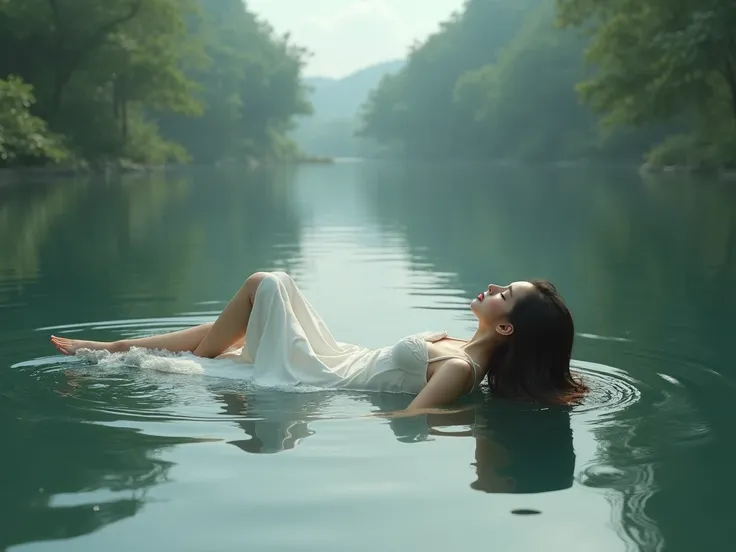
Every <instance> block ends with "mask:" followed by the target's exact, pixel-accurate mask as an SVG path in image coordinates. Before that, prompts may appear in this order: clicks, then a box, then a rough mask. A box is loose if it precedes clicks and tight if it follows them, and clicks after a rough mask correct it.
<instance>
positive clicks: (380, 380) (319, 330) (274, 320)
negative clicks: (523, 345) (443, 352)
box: [218, 272, 479, 394]
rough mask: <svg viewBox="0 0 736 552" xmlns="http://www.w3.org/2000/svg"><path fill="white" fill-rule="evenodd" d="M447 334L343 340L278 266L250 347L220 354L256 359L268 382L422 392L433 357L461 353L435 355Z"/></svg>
mask: <svg viewBox="0 0 736 552" xmlns="http://www.w3.org/2000/svg"><path fill="white" fill-rule="evenodd" d="M446 336H447V333H446V332H424V333H419V334H413V335H409V336H406V337H404V338H402V339H400V340H399V341H397V342H396V343H394V344H393V345H392V346H389V347H384V348H380V349H368V348H365V347H361V346H359V345H352V344H349V343H341V342H338V341H336V340H335V338H334V337H333V336H332V333H331V332H330V330H329V329H328V328H327V325H326V324H325V323H324V321H323V320H322V318H320V316H319V314H317V312H316V311H315V310H314V308H313V307H312V305H311V304H310V303H309V301H308V300H307V298H306V297H305V296H304V295H303V294H302V293H301V291H300V290H299V288H298V287H297V285H296V283H295V282H294V280H293V279H292V278H291V277H290V276H289V275H288V274H286V273H284V272H272V273H269V274H268V275H267V276H266V277H265V278H264V280H263V281H262V282H261V283H260V285H259V286H258V290H257V291H256V295H255V300H254V304H253V311H252V312H251V315H250V320H249V322H248V327H247V330H246V334H245V345H244V347H242V348H240V349H235V350H232V351H228V352H226V353H224V354H223V355H221V356H220V357H218V358H230V359H234V360H236V361H238V362H241V363H244V364H247V365H251V367H252V369H253V378H254V383H256V384H258V385H263V386H268V387H282V386H299V385H307V386H313V387H318V388H342V389H354V390H363V391H380V392H388V393H411V394H417V393H419V392H420V391H421V390H422V388H423V387H424V386H425V385H426V383H427V367H428V364H429V363H430V362H436V361H438V360H444V359H447V358H455V357H452V356H443V357H436V358H432V359H430V358H429V352H428V348H427V343H428V342H433V341H437V340H439V339H442V338H444V337H446ZM456 358H462V359H463V360H465V361H466V362H468V363H469V364H470V365H471V366H472V367H473V370H474V371H477V370H478V368H479V367H478V366H477V364H476V363H474V362H472V359H470V357H467V356H462V357H456ZM473 388H475V385H473Z"/></svg>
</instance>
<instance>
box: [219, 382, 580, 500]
mask: <svg viewBox="0 0 736 552" xmlns="http://www.w3.org/2000/svg"><path fill="white" fill-rule="evenodd" d="M259 395H260V394H259ZM219 396H220V399H221V400H222V402H223V405H224V406H223V410H224V413H225V414H228V415H232V416H244V415H245V414H246V413H247V415H248V417H249V418H250V419H246V420H243V419H241V420H238V421H237V424H238V425H239V426H240V427H241V428H243V430H244V431H245V432H246V433H247V434H248V435H249V436H250V439H247V440H238V441H230V443H231V444H233V445H235V446H237V447H239V448H240V449H242V450H243V451H245V452H249V453H276V452H282V451H285V450H290V449H293V448H294V447H296V446H297V444H298V443H299V442H300V441H301V440H302V439H305V438H306V437H309V436H310V435H313V434H314V430H312V429H310V427H309V422H310V421H313V420H316V419H320V418H324V417H325V416H324V413H325V410H326V407H327V405H328V404H330V403H331V402H332V400H333V398H334V397H335V396H336V395H335V394H329V393H326V394H323V393H318V394H312V393H308V394H289V393H285V394H278V397H275V396H269V395H265V396H264V395H261V397H262V399H259V396H258V395H254V396H249V397H246V396H244V395H240V394H236V393H223V394H220V395H219ZM359 400H361V402H362V401H367V402H369V403H370V404H371V405H372V406H374V407H375V408H376V410H377V412H378V413H380V414H387V415H390V413H392V412H396V411H399V410H401V409H402V408H404V407H405V406H406V405H405V404H404V402H406V401H408V400H409V399H407V398H405V397H403V396H400V395H379V394H366V395H362V396H360V399H359ZM284 401H286V404H284ZM387 422H388V426H389V427H390V428H391V431H392V432H393V433H394V435H395V437H396V439H397V440H399V441H401V442H403V443H417V442H421V441H429V440H437V439H447V438H464V439H468V440H470V439H472V440H473V441H474V459H473V462H472V465H473V466H474V467H475V473H476V479H475V481H473V482H471V484H470V487H471V488H472V489H475V490H478V491H482V492H486V493H542V492H550V491H557V490H562V489H567V488H569V487H571V486H572V482H573V472H574V469H575V452H574V450H573V441H572V430H571V428H570V411H569V409H567V408H544V409H543V408H538V407H532V406H525V405H515V404H509V403H491V401H488V400H486V401H481V402H480V403H476V404H469V405H467V408H466V409H465V410H463V411H461V412H457V413H448V414H430V415H421V416H412V417H398V418H392V417H390V416H388V417H387Z"/></svg>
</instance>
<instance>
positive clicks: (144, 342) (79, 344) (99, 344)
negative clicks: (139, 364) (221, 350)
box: [51, 322, 213, 355]
mask: <svg viewBox="0 0 736 552" xmlns="http://www.w3.org/2000/svg"><path fill="white" fill-rule="evenodd" d="M212 324H213V323H212V322H209V323H207V324H202V325H201V326H195V327H193V328H187V329H186V330H179V331H176V332H170V333H165V334H160V335H154V336H151V337H141V338H138V339H122V340H120V341H85V340H82V339H66V338H63V337H57V336H55V335H52V336H51V343H52V344H53V345H54V346H55V347H56V348H57V349H58V350H59V351H61V352H62V353H64V354H65V355H73V354H74V353H76V352H77V351H78V350H79V349H92V350H100V351H110V352H111V353H120V352H123V351H128V350H130V348H131V347H141V348H143V349H164V350H167V351H171V352H172V353H175V352H184V351H189V352H193V351H194V349H196V348H197V347H198V346H199V344H200V343H201V342H202V339H204V337H205V336H206V335H207V332H209V331H210V328H212Z"/></svg>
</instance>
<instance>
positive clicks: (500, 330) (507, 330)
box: [496, 323, 514, 336]
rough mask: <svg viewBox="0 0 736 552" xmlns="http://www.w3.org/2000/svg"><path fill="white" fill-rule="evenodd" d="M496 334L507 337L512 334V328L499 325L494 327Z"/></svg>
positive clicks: (509, 325) (506, 324) (511, 326)
mask: <svg viewBox="0 0 736 552" xmlns="http://www.w3.org/2000/svg"><path fill="white" fill-rule="evenodd" d="M496 332H497V333H499V334H501V335H505V336H509V335H511V334H512V333H514V326H513V325H511V324H509V323H505V324H499V325H497V326H496Z"/></svg>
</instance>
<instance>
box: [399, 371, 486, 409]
mask: <svg viewBox="0 0 736 552" xmlns="http://www.w3.org/2000/svg"><path fill="white" fill-rule="evenodd" d="M473 375H474V374H473V369H472V368H471V367H470V366H469V365H468V364H467V363H466V362H464V361H462V360H460V359H454V358H453V359H449V360H446V361H444V362H443V363H442V365H441V366H440V367H439V368H438V369H437V370H436V371H435V373H434V375H433V376H432V377H431V378H430V379H429V381H428V382H427V385H425V386H424V389H422V390H421V392H420V393H419V394H418V395H417V396H416V398H415V399H414V400H413V401H412V402H411V404H410V405H409V406H408V407H407V408H406V410H407V412H412V411H416V410H422V409H426V408H436V407H439V406H444V405H446V404H449V403H452V402H453V401H455V400H457V399H459V398H460V397H462V396H463V394H464V393H465V392H466V391H467V390H468V389H469V388H470V387H471V383H472V379H473Z"/></svg>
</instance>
